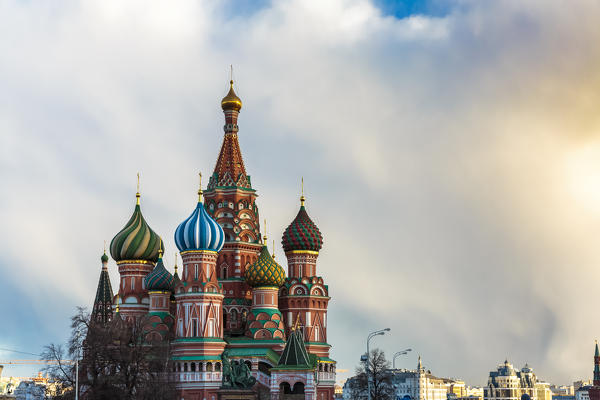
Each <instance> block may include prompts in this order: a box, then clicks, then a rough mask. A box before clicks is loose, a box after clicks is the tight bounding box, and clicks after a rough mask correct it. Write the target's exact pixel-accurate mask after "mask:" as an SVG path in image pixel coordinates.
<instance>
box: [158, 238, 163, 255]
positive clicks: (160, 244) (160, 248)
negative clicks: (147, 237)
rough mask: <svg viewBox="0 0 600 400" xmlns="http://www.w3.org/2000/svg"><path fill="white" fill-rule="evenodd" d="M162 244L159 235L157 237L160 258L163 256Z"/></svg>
mask: <svg viewBox="0 0 600 400" xmlns="http://www.w3.org/2000/svg"><path fill="white" fill-rule="evenodd" d="M162 248H163V245H162V238H161V237H159V238H158V258H162V256H163V249H162Z"/></svg>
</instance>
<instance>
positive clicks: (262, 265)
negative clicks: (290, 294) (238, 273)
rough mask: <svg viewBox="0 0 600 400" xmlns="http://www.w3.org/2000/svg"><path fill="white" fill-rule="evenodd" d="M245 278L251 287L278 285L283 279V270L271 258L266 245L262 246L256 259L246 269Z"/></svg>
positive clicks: (281, 283)
mask: <svg viewBox="0 0 600 400" xmlns="http://www.w3.org/2000/svg"><path fill="white" fill-rule="evenodd" d="M245 278H246V282H248V285H250V286H252V287H259V286H277V287H279V286H281V285H283V282H284V281H285V271H284V270H283V268H282V267H281V265H279V264H277V263H276V262H275V260H273V257H271V254H269V249H267V246H263V248H262V250H261V252H260V255H259V256H258V259H257V260H256V261H255V262H254V263H253V264H251V265H249V266H248V268H247V269H246V274H245Z"/></svg>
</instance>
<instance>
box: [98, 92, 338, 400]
mask: <svg viewBox="0 0 600 400" xmlns="http://www.w3.org/2000/svg"><path fill="white" fill-rule="evenodd" d="M221 107H222V109H223V113H224V119H225V124H224V136H223V142H222V145H221V149H220V152H219V154H218V156H217V162H216V165H215V169H214V171H213V173H212V175H211V176H210V178H209V182H208V186H207V188H206V190H205V191H203V188H202V184H200V189H199V190H198V201H197V203H196V204H195V208H194V209H193V211H192V213H191V214H190V216H189V217H187V218H186V219H185V220H184V221H183V222H181V224H179V226H178V227H177V229H176V230H175V232H174V236H175V243H176V245H177V248H178V250H179V253H180V255H181V258H182V260H183V266H182V268H181V275H180V274H179V271H177V266H175V273H174V274H171V273H170V272H169V271H168V270H167V268H166V266H165V262H164V260H163V258H162V254H163V251H164V245H163V241H162V239H161V237H160V236H159V235H158V234H157V233H156V232H154V231H153V230H152V229H151V228H150V226H149V224H148V223H147V222H146V219H145V218H144V216H143V214H142V211H141V205H140V193H139V189H138V193H136V204H135V208H134V212H133V214H132V216H131V218H130V219H129V221H128V222H127V223H126V225H125V227H124V228H123V229H122V230H121V231H119V232H118V233H117V234H116V235H115V237H114V238H113V240H112V241H111V244H110V254H111V256H112V258H113V259H114V260H115V261H116V263H117V266H118V271H119V275H120V282H119V287H118V291H117V295H115V296H113V292H112V287H111V284H110V279H109V277H108V272H107V271H108V269H107V268H108V266H107V264H108V261H109V260H108V256H107V255H106V253H105V254H104V255H103V256H102V260H101V261H102V271H101V274H100V280H99V283H98V290H97V293H96V299H95V302H94V308H93V313H92V317H93V318H94V320H95V321H98V322H102V323H109V322H110V321H111V320H112V319H113V316H116V315H117V314H116V313H117V312H118V317H119V318H118V319H119V320H122V321H125V322H129V323H133V322H135V321H139V320H140V319H143V320H144V321H149V323H150V326H151V327H152V329H150V330H149V331H148V333H147V336H146V339H147V340H148V341H149V342H152V341H157V340H163V341H167V340H168V341H170V344H171V348H172V354H173V357H172V360H173V374H174V379H175V381H176V385H177V390H178V392H179V398H180V399H182V400H217V398H218V392H219V390H220V388H221V386H222V369H223V357H224V355H226V357H227V360H233V361H236V360H238V361H239V362H240V363H241V362H243V363H245V364H246V365H247V366H248V367H249V369H250V371H251V374H252V376H253V377H254V378H255V379H256V382H257V383H256V385H255V388H254V389H255V390H258V389H259V387H260V388H261V390H263V391H264V390H265V389H267V390H269V392H270V393H271V398H272V399H283V400H285V399H286V398H290V399H291V398H293V399H298V398H305V399H312V400H331V399H333V398H334V384H335V376H336V373H335V368H336V363H335V361H334V360H332V359H331V358H329V349H330V348H331V345H330V344H328V339H327V308H328V302H329V299H330V297H329V287H328V286H327V285H326V284H325V281H324V279H323V278H322V277H321V276H319V275H318V273H317V259H318V256H319V251H320V250H321V247H322V245H323V238H322V235H321V233H320V231H319V229H318V227H317V226H316V224H315V223H314V222H313V221H312V219H311V218H310V217H309V216H308V213H307V211H306V208H305V198H304V195H303V194H302V196H301V198H300V209H299V211H298V214H297V216H296V218H295V219H294V220H293V221H292V222H291V224H290V225H289V226H288V227H287V229H285V230H284V232H283V237H282V245H283V248H284V251H285V254H286V258H287V264H288V265H287V267H288V268H287V271H288V273H287V276H286V271H285V269H284V268H283V267H282V266H281V265H279V264H278V263H277V262H276V261H275V260H274V256H272V255H271V254H270V253H269V251H268V249H267V246H266V235H264V237H263V235H261V233H260V223H259V220H260V219H259V210H258V206H257V201H256V200H257V197H258V194H257V191H256V189H255V188H253V186H252V183H251V179H250V175H248V174H247V172H246V168H245V165H244V162H243V159H242V153H241V149H240V145H239V141H238V134H239V127H238V117H239V113H240V110H241V108H242V101H241V100H240V99H239V97H238V96H237V95H236V94H235V91H234V89H233V81H231V82H230V88H229V92H228V93H227V95H226V96H225V97H224V98H223V100H222V101H221ZM117 303H118V308H117V307H116V306H117ZM117 310H118V311H117ZM290 346H292V347H293V351H294V354H298V352H300V353H302V352H304V353H305V354H304V353H303V354H304V355H303V356H302V357H301V359H300V360H298V359H297V358H290V357H289V354H288V355H286V354H287V353H286V351H287V352H288V353H289V352H290V351H291V350H288V348H289V347H290Z"/></svg>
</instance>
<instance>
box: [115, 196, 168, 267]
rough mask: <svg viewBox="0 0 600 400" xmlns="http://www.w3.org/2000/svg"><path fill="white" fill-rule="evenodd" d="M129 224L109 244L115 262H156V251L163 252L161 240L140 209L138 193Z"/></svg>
mask: <svg viewBox="0 0 600 400" xmlns="http://www.w3.org/2000/svg"><path fill="white" fill-rule="evenodd" d="M135 196H136V197H137V203H136V205H135V210H134V211H133V215H132V216H131V218H130V219H129V222H127V224H126V225H125V227H124V228H123V229H121V231H120V232H119V233H117V234H116V236H115V237H114V238H113V240H112V241H111V242H110V254H111V255H112V258H113V259H114V260H115V261H117V262H118V261H123V260H136V261H137V260H144V261H151V262H156V261H157V260H158V250H159V249H161V250H164V246H163V245H162V240H161V238H160V236H158V235H157V234H156V233H155V232H154V231H153V230H152V229H151V228H150V226H148V223H147V222H146V220H145V219H144V216H143V215H142V211H141V209H140V193H139V192H138V193H136V195H135Z"/></svg>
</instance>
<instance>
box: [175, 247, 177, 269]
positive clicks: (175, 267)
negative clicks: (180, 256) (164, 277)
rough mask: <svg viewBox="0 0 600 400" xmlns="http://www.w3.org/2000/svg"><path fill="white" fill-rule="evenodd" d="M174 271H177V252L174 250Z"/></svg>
mask: <svg viewBox="0 0 600 400" xmlns="http://www.w3.org/2000/svg"><path fill="white" fill-rule="evenodd" d="M175 273H177V252H175Z"/></svg>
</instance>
